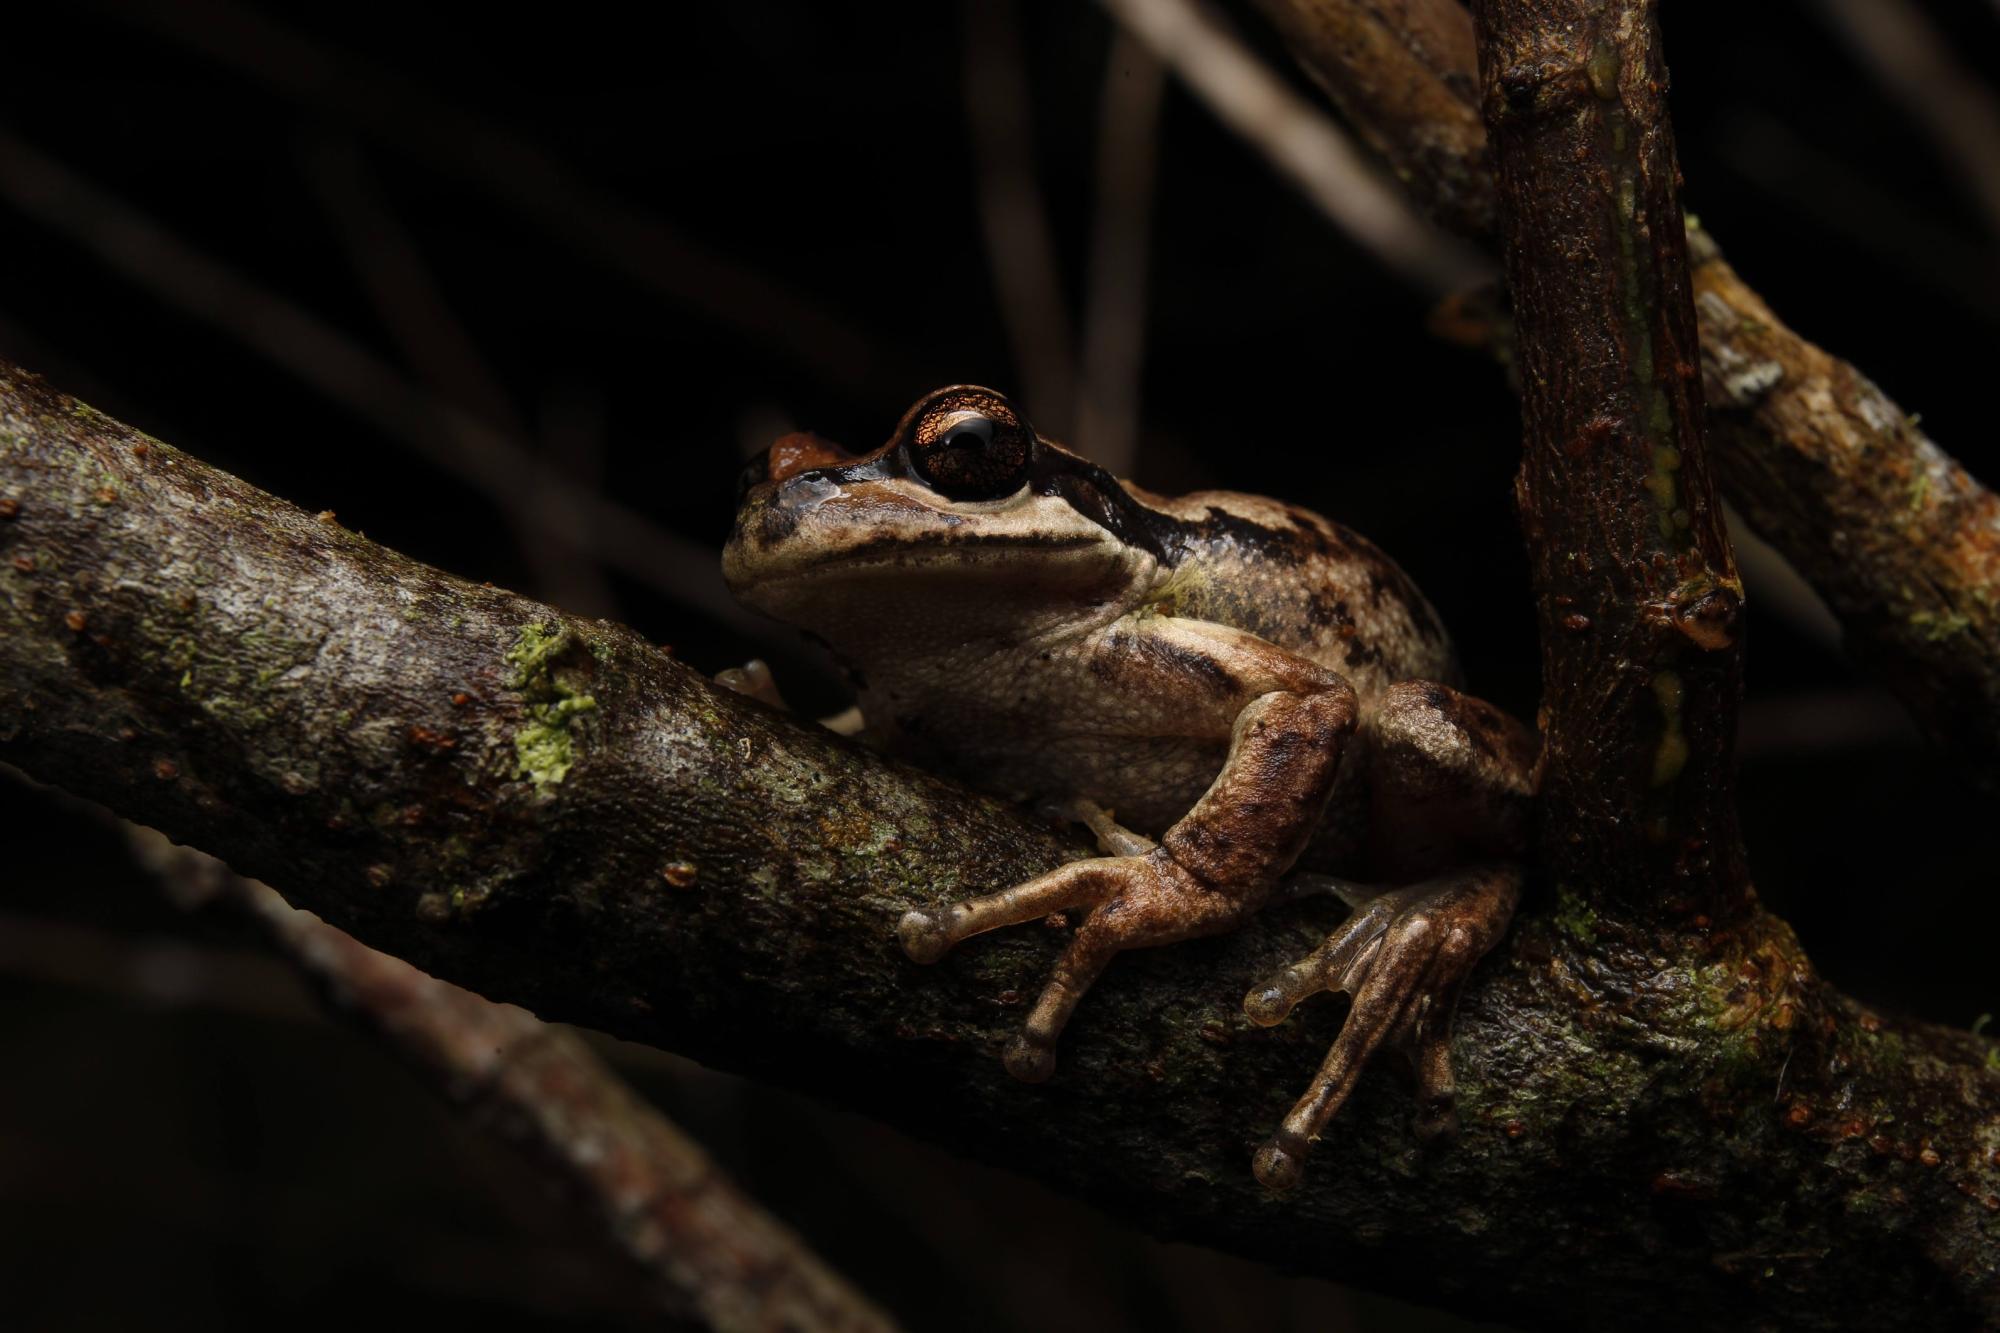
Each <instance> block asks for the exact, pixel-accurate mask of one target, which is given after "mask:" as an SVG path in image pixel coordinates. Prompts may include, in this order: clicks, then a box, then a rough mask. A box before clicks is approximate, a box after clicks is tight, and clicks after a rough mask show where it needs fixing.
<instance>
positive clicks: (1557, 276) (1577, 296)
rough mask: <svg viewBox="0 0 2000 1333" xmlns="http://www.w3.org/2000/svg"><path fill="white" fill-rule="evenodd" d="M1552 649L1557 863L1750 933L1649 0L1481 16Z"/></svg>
mask: <svg viewBox="0 0 2000 1333" xmlns="http://www.w3.org/2000/svg"><path fill="white" fill-rule="evenodd" d="M1475 19H1476V22H1477V26H1478V36H1479V47H1480V65H1481V70H1482V75H1483V79H1484V88H1483V90H1482V91H1483V95H1484V101H1485V105H1486V119H1487V123H1488V126H1489V129H1490V131H1491V137H1492V141H1493V148H1494V153H1493V156H1494V159H1495V164H1496V166H1497V169H1498V179H1499V185H1500V222H1501V229H1500V231H1501V234H1500V241H1501V250H1502V252H1503V254H1504V255H1505V257H1506V264H1507V284H1508V288H1509V290H1510V291H1511V293H1512V295H1513V301H1514V314H1515V324H1516V336H1515V348H1516V363H1517V365H1518V367H1519V369H1520V377H1521V402H1522V414H1523V418H1524V421H1525V424H1526V444H1525V448H1524V452H1523V458H1522V465H1521V475H1520V483H1519V490H1520V502H1521V521H1522V526H1523V528H1524V530H1525V532H1526V535H1527V540H1528V556H1529V561H1530V566H1531V569H1532V571H1533V575H1534V583H1535V593H1536V603H1537V612H1538V616H1539V620H1540V623H1541V642H1542V717H1541V723H1542V732H1543V751H1542V782H1541V802H1540V808H1541V825H1542V842H1541V847H1542V854H1543V865H1544V867H1545V868H1546V869H1547V870H1548V871H1549V873H1550V874H1551V875H1552V876H1553V878H1554V880H1555V884H1556V891H1557V893H1558V895H1559V896H1560V897H1562V898H1564V899H1565V900H1573V901H1576V902H1579V903H1591V904H1601V905H1602V906H1603V907H1604V908H1605V909H1606V910H1607V911H1608V912H1609V913H1610V915H1611V917H1612V919H1614V920H1616V921H1618V922H1620V923H1621V924H1630V925H1635V926H1641V927H1644V926H1648V925H1659V926H1660V927H1661V928H1662V929H1664V930H1666V931H1667V932H1669V933H1679V932H1682V931H1684V930H1685V929H1687V928H1688V927H1689V926H1690V924H1691V923H1692V922H1693V921H1695V920H1697V919H1699V920H1700V921H1702V922H1703V923H1704V924H1705V925H1706V924H1713V923H1718V922H1733V921H1735V920H1736V919H1737V918H1738V917H1739V916H1741V914H1742V913H1743V912H1744V910H1745V909H1746V908H1747V906H1748V904H1749V900H1750V896H1751V895H1750V891H1749V881H1748V876H1747V873H1746V871H1745V868H1744V863H1743V855H1742V850H1741V842H1740V839H1739V837H1738V834H1737V829H1736V802H1735V795H1734V789H1733V779H1734V768H1735V758H1736V756H1735V738H1736V714H1737V709H1738V706H1739V704H1740V702H1741V698H1742V689H1743V649H1742V639H1741V633H1740V631H1741V620H1742V600H1743V592H1742V584H1741V583H1740V582H1739V580H1738V579H1737V576H1736V565H1735V561H1734V559H1733V557H1732V556H1731V554H1730V550H1729V540H1728V537H1727V535H1726V534H1725V532H1724V530H1723V524H1722V506H1721V504H1720V503H1719V502H1718V501H1717V499H1716V496H1715V486H1714V482H1713V479H1712V478H1711V476H1710V473H1709V466H1708V447H1707V441H1706V426H1707V423H1706V420H1705V417H1704V414H1703V411H1702V398H1701V373H1700V370H1699V368H1698V360H1699V354H1698V352H1697V349H1696V341H1695V324H1694V303H1693V300H1692V298H1691V297H1690V295H1689V290H1688V265H1687V245H1686V239H1685V235H1684V232H1683V229H1682V225H1681V208H1680V199H1679V195H1678V190H1677V186H1676V175H1677V167H1676V164H1675V158H1674V142H1673V129H1672V124H1671V122H1670V120H1669V119H1668V117H1667V114H1666V106H1665V102H1664V100H1663V99H1662V97H1661V96H1660V92H1659V90H1661V89H1663V88H1664V87H1665V86H1666V78H1667V73H1666V66H1665V64H1664V62H1663V61H1662V60H1661V58H1660V50H1659V42H1658V32H1657V26H1656V23H1655V19H1654V15H1653V11H1652V7H1651V5H1650V3H1646V2H1645V0H1608V2H1607V0H1480V2H1479V3H1478V4H1477V8H1476V11H1475Z"/></svg>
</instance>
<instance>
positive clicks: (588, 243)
mask: <svg viewBox="0 0 2000 1333" xmlns="http://www.w3.org/2000/svg"><path fill="white" fill-rule="evenodd" d="M103 10H104V12H105V14H106V16H107V17H110V18H114V19H116V20H118V21H122V22H133V21H135V20H136V21H138V22H139V23H141V24H143V25H144V26H146V27H149V28H151V29H152V30H154V31H156V32H159V33H161V34H162V35H164V36H166V37H169V38H171V39H172V40H174V41H176V42H179V43H181V44H182V45H184V46H187V47H190V48H193V49H195V50H197V51H200V52H201V53H203V54H204V55H206V56H208V57H209V58H211V59H213V60H216V61H218V62H220V63H222V64H224V65H226V66H228V67H229V68H230V69H232V70H234V71H235V72H236V73H238V74H241V75H243V76H245V77H247V78H249V79H251V80H253V81H255V82H256V83H258V84H261V85H262V86H264V87H265V88H267V89H268V90H270V91H271V92H273V93H275V94H276V95H278V96H279V97H282V98H288V99H291V100H293V101H296V102H300V103H302V104H304V105H306V106H308V107H311V108H314V109H316V110H320V111H323V112H330V113H332V114H334V115H336V116H338V117H339V118H340V119H342V120H344V121H347V122H349V123H351V124H354V125H358V126H361V127H363V128H365V129H366V130H368V131H369V132H370V133H371V134H372V135H374V136H375V137H376V138H378V139H379V140H380V141H381V142H382V143H383V144H385V145H387V146H389V147H391V148H393V149H395V150H396V151H398V152H402V153H406V154H408V155H409V156H411V157H413V158H415V159H417V160H418V161H420V162H422V163H423V164H424V165H425V166H426V167H428V168H430V169H431V170H433V171H436V172H438V173H440V174H442V175H444V176H446V177H449V178H451V179H454V180H458V181H461V182H463V183H465V184H468V185H471V186H473V187H475V188H476V189H479V190H481V191H483V192H485V193H486V194H488V195H490V196H492V197H494V198H497V199H499V200H500V201H502V202H503V203H505V204H506V205H507V206H508V207H510V208H511V209H513V210H514V211H515V212H516V213H517V214H519V215H520V216H521V217H522V218H525V219H526V220H528V221H529V222H532V223H534V224H535V225H536V226H538V227H540V228H542V229H543V230H545V231H547V232H548V233H550V234H551V235H554V236H556V237H558V238H560V239H562V240H564V241H566V242H568V243H569V244H571V245H573V246H574V247H575V248H576V249H577V251H578V252H579V253H581V254H584V255H587V256H589V257H591V258H593V259H596V260H598V261H599V262H602V263H604V264H606V265H608V266H610V267H611V268H613V269H615V270H616V271H617V272H619V273H621V274H623V275H624V276H625V277H627V278H630V279H632V280H634V281H636V282H638V283H640V284H642V285H644V286H646V287H647V288H649V289H651V290H653V291H656V292H658V293H660V294H661V295H664V296H666V297H669V298H670V299H672V300H675V301H679V302H682V303H684V304H686V305H688V306H690V307H692V308H694V309H696V310H699V311H701V312H702V313H703V314H704V315H705V316H707V317H708V318H710V319H712V320H714V321H715V322H716V323H717V324H719V325H721V326H722V327H724V328H728V329H733V330H735V331H737V332H738V333H741V334H743V335H745V336H747V337H749V338H751V339H753V340H754V341H756V342H757V343H759V344H760V345H765V346H769V347H773V348H776V349H778V350H779V351H780V352H781V353H783V354H784V355H785V356H787V357H788V358H790V359H791V360H792V361H793V362H794V363H795V364H798V365H800V366H802V367H805V368H806V369H808V370H810V371H812V372H813V373H814V374H816V375H818V376H819V377H820V378H821V379H822V380H824V381H825V382H827V383H829V384H833V385H837V386H839V387H840V388H842V389H844V390H848V391H855V390H857V389H858V390H860V391H861V392H864V393H866V394H868V395H870V396H872V397H875V398H878V399H880V400H882V401H884V402H890V403H902V402H905V401H907V400H908V398H909V397H910V396H911V388H910V386H911V384H913V383H915V382H916V381H917V379H918V378H920V377H919V376H917V375H915V374H914V373H913V372H912V371H911V369H910V368H909V367H907V366H905V365H903V364H901V362H900V358H899V357H898V356H896V355H894V354H892V353H891V352H890V351H889V350H887V349H885V348H883V347H881V346H879V345H878V344H877V341H876V340H875V339H874V338H872V337H870V336H869V335H868V334H867V333H866V331H864V330H862V329H858V328H856V327H854V326H853V325H852V324H851V323H850V322H849V321H848V320H846V319H845V318H843V317H841V316H840V315H839V314H838V313H836V312H834V311H832V310H829V309H828V308H826V307H824V306H822V305H820V304H819V303H818V302H816V301H814V300H812V299H811V298H810V297H807V296H805V295H804V294H802V293H799V292H796V291H793V290H791V289H789V288H787V287H786V286H784V285H783V284H781V283H779V282H777V281H776V280H774V279H773V278H771V277H770V276H769V275H767V274H765V273H762V272H760V271H758V270H756V269H753V268H750V267H747V266H745V265H743V264H741V263H739V262H737V261H736V260H734V259H732V258H730V257H729V256H727V255H724V254H720V253H718V252H716V251H715V250H713V249H711V248H709V247H708V246H706V245H704V244H702V243H701V242H700V241H697V240H696V239H694V238H693V237H691V236H687V235H685V234H683V233H682V232H680V231H679V230H677V229H675V228H674V227H672V226H670V225H669V224H667V223H666V222H664V221H663V220H661V219H659V218H657V217H655V216H652V215H651V214H648V213H646V212H644V211H642V210H640V209H638V208H635V207H633V206H632V205H630V204H627V203H625V202H624V201H622V200H620V199H617V198H616V197H614V196H612V195H611V194H609V193H608V192H606V191H604V190H601V189H599V188H598V187H596V186H594V185H592V184H590V183H589V182H586V181H582V180H579V179H577V178H575V177H574V176H573V175H571V173H570V171H569V170H568V168H567V167H565V166H564V165H563V163H562V162H561V161H560V160H559V159H558V158H556V157H555V156H554V155H553V154H550V153H547V152H545V151H543V150H542V149H540V148H537V147H534V146H532V145H530V144H527V143H524V142H521V141H520V140H518V139H516V138H514V137H512V136H509V135H507V134H505V133H502V132H500V131H498V130H495V129H494V128H493V127H492V126H491V125H489V124H487V123H486V122H485V121H483V120H482V119H480V118H479V117H478V116H476V115H474V114H472V113H470V112H468V111H466V110H464V109H462V108H460V107H457V106H453V105H451V104H450V103H448V102H445V101H444V100H442V99H440V98H438V97H436V96H434V95H432V94H431V93H430V92H429V91H428V90H426V89H424V88H422V87H420V86H419V85H417V84H414V83H411V82H408V81H406V80H403V79H399V78H396V77H395V76H393V75H391V74H389V73H387V72H385V71H382V70H378V69H373V68H370V67H367V66H365V65H363V64H362V63H361V62H358V61H355V60H351V59H349V58H347V57H346V56H343V55H341V54H339V53H337V52H334V51H332V50H330V49H329V48H328V47H326V46H325V45H323V44H321V43H318V42H315V41H312V40H309V39H307V38H305V37H303V36H301V35H300V34H298V33H296V32H293V31H291V30H290V29H288V28H286V27H284V26H283V25H282V24H279V23H277V22H275V21H274V20H273V19H271V17H270V16H269V15H267V14H261V13H257V12H255V11H253V10H251V9H249V8H247V7H245V6H243V5H239V4H234V3H231V2H230V0H172V2H171V3H155V4H144V5H138V6H128V5H109V6H103Z"/></svg>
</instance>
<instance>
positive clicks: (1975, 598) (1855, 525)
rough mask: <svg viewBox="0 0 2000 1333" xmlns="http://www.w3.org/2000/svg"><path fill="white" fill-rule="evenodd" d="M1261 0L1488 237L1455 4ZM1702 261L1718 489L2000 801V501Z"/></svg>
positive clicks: (1445, 0)
mask: <svg viewBox="0 0 2000 1333" xmlns="http://www.w3.org/2000/svg"><path fill="white" fill-rule="evenodd" d="M1258 4H1259V6H1260V7H1261V8H1262V9H1263V10H1264V11H1265V12H1266V13H1267V14H1268V15H1269V16H1270V17H1271V19H1272V21H1273V23H1274V24H1275V26H1276V27H1277V28H1278V29H1279V31H1280V32H1281V33H1282V34H1283V35H1284V37H1285V40H1286V42H1287V44H1288V45H1289V46H1290V48H1291V50H1292V52H1293V54H1294V55H1295V56H1296V57H1297V58H1298V59H1299V61H1300V62H1301V63H1302V64H1303V65H1304V66H1305V68H1306V69H1307V71H1308V72H1310V73H1311V74H1312V75H1313V77H1314V78H1315V80H1317V81H1318V82H1319V83H1320V84H1321V86H1322V87H1324V88H1326V89H1327V91H1328V93H1329V95H1330V96H1331V97H1332V99H1333V101H1334V102H1335V103H1336V104H1337V105H1338V106H1339V107H1340V109H1341V111H1342V112H1343V114H1344V115H1345V116H1346V117H1347V118H1348V120H1349V121H1350V122H1352V123H1353V124H1354V125H1355V127H1356V129H1357V130H1358V131H1359V132H1360V133H1361V135H1362V137H1364V138H1365V139H1367V140H1368V141H1369V142H1370V143H1371V144H1373V145H1375V146H1376V148H1377V149H1378V151H1380V152H1381V153H1382V154H1383V156H1384V157H1385V158H1387V159H1388V161H1389V162H1390V163H1391V164H1392V165H1393V166H1395V168H1396V169H1397V172H1398V174H1399V175H1400V176H1401V177H1402V179H1403V180H1404V182H1405V183H1406V184H1407V185H1408V186H1409V187H1410V190H1411V192H1412V194H1413V195H1414V196H1415V197H1416V199H1417V201H1418V202H1419V203H1420V204H1421V205H1423V206H1424V207H1425V208H1426V209H1427V210H1428V211H1430V212H1431V213H1432V214H1433V216H1435V217H1437V218H1438V219H1439V220H1440V221H1441V222H1444V223H1445V224H1446V225H1448V226H1451V227H1454V228H1456V229H1458V230H1460V231H1461V232H1462V233H1463V234H1465V235H1467V236H1471V237H1476V238H1481V239H1487V240H1491V239H1492V238H1493V236H1494V235H1495V234H1496V231H1497V227H1498V213H1497V199H1498V195H1497V192H1496V191H1495V190H1494V189H1493V187H1492V177H1491V158H1490V153H1489V151H1488V148H1487V144H1486V138H1485V135H1484V133H1483V131H1482V129H1481V127H1480V124H1479V118H1478V114H1477V104H1476V102H1475V100H1474V93H1473V89H1474V88H1475V87H1476V86H1477V80H1476V70H1475V67H1474V60H1473V50H1474V46H1473V42H1472V21H1471V18H1470V16H1469V15H1468V14H1467V13H1466V11H1465V9H1464V8H1463V7H1462V6H1461V5H1460V4H1458V3H1457V0H1258ZM1447 96H1448V97H1450V98H1451V99H1455V100H1456V102H1457V105H1456V106H1449V105H1441V99H1443V98H1445V97H1447ZM1695 259H1696V265H1695V269H1694V286H1695V290H1696V294H1697V301H1696V313H1697V316H1698V319H1699V324H1700V334H1701V349H1702V362H1701V364H1702V369H1703V371H1704V380H1705V384H1706V389H1707V398H1708V403H1709V406H1710V408H1711V410H1712V412H1713V417H1714V421H1715V426H1716V430H1715V441H1714V442H1715V446H1716V448H1715V466H1716V470H1717V473H1718V475H1719V477H1720V479H1721V482H1722V486H1723V490H1724V493H1725V494H1726V495H1727V496H1728V497H1729V498H1730V499H1731V500H1733V501H1734V502H1735V503H1736V505H1737V506H1738V508H1740V509H1741V510H1742V511H1743V513H1744V515H1745V517H1747V518H1748V519H1749V520H1750V522H1751V525H1752V526H1753V527H1754V528H1756V530H1757V532H1758V533H1759V535H1761V536H1762V537H1763V538H1764V539H1765V540H1766V541H1768V542H1770V543H1771V544H1772V545H1773V546H1775V547H1776V548H1777V549H1778V550H1779V551H1780V552H1781V553H1782V554H1783V555H1784V556H1785V558H1786V559H1787V560H1789V561H1790V562H1791V563H1792V565H1793V566H1794V567H1795V568H1797V569H1798V570H1799V571H1800V572H1801V573H1803V574H1804V575H1805V576H1806V577H1807V578H1808V579H1809V580H1811V582H1812V583H1813V585H1814V587H1816V588H1817V589H1818V590H1819V592H1820V593H1821V595H1822V596H1824V597H1825V598H1826V600H1827V602H1828V604H1829V605H1830V606H1832V607H1833V609H1834V611H1835V613H1836V614H1837V615H1838V616H1839V617H1840V620H1841V624H1842V627H1843V629H1844V630H1845V632H1846V637H1847V643H1848V646H1849V648H1850V650H1851V651H1852V652H1853V654H1854V656H1855V657H1856V659H1857V660H1858V661H1860V662H1861V663H1862V664H1864V665H1865V666H1866V667H1868V668H1869V669H1870V670H1872V671H1873V672H1874V673H1875V674H1876V675H1877V677H1878V678H1879V679H1881V680H1882V681H1883V683H1884V684H1886V685H1887V686H1888V687H1889V688H1890V689H1891V690H1893V691H1894V692H1895V693H1896V695H1897V697H1898V698H1900V699H1901V700H1902V701H1903V703H1904V704H1905V705H1906V706H1907V707H1908V708H1909V710H1910V712H1911V714H1912V715H1913V716H1914V717H1915V718H1916V719H1917V721H1918V723H1919V724H1920V725H1921V726H1922V727H1923V728H1924V730H1925V732H1926V733H1927V734H1928V735H1929V736H1930V738H1931V739H1932V740H1933V741H1934V742H1935V743H1936V744H1938V745H1939V746H1941V747H1942V748H1944V749H1945V750H1946V751H1947V752H1949V753H1950V754H1952V755H1953V756H1954V757H1955V758H1956V759H1957V760H1959V761H1960V762H1961V764H1962V765H1963V766H1964V767H1965V769H1966V771H1967V772H1969V773H1970V774H1972V775H1973V776H1974V777H1975V778H1977V779H1978V780H1980V781H1981V782H1983V783H1984V784H1985V785H1987V786H1988V787H1989V788H2000V707H1996V700H2000V672H1996V669H1995V666H1994V664H1995V663H1996V662H2000V653H1997V652H1996V649H2000V501H1996V499H1995V498H1994V496H1993V495H1992V494H1991V493H1990V492H1989V491H1987V490H1986V489H1985V488H1984V487H1982V486H1981V485H1980V484H1979V483H1978V482H1977V481H1975V480H1973V479H1972V478H1971V477H1969V476H1968V475H1967V474H1966V473H1965V471H1964V470H1963V469H1962V468H1960V467H1958V465H1957V464H1955V463H1953V462H1952V460H1951V459H1950V458H1949V457H1948V456H1946V455H1945V454H1944V453H1943V452H1942V451H1941V450H1940V449H1939V448H1938V447H1937V446H1936V445H1935V444H1933V443H1932V442H1931V441H1930V440H1929V439H1928V438H1926V437H1925V436H1924V434H1923V433H1922V432H1921V431H1919V430H1918V429H1917V427H1916V424H1915V418H1914V417H1912V416H1911V415H1910V414H1909V413H1907V412H1905V411H1904V410H1903V409H1902V408H1900V407H1898V406H1897V405H1896V404H1895V403H1894V402H1892V401H1890V400H1889V398H1888V397H1887V396H1886V395H1884V394H1883V393H1882V392H1881V390H1879V389H1877V388H1876V387H1875V386H1874V385H1873V384H1872V383H1870V382H1869V380H1868V378H1867V377H1866V376H1865V375H1863V374H1862V373H1861V372H1860V371H1859V370H1857V369H1856V368H1855V367H1854V366H1852V365H1851V364H1849V363H1847V362H1845V361H1842V360H1840V359H1839V358H1837V357H1834V356H1831V355H1829V354H1828V353H1827V352H1825V351H1823V350H1821V349H1820V348H1819V347H1816V346H1815V345H1813V344H1812V343H1810V342H1808V341H1807V340H1805V339H1804V338H1802V337H1800V336H1799V335H1798V334H1796V333H1794V332H1793V331H1792V330H1791V329H1789V328H1787V327H1785V325H1784V323H1783V322H1782V321H1781V320H1779V319H1778V318H1777V317H1776V316H1775V315H1774V314H1773V313H1772V312H1771V311H1770V309H1769V308H1768V307H1767V306H1765V305H1764V303H1763V302H1762V301H1761V300H1760V299H1759V298H1758V297H1757V295H1756V293H1755V292H1753V291H1752V290H1750V289H1749V288H1748V287H1746V286H1745V285H1744V284H1743V282H1742V280H1741V279H1740V278H1738V277H1737V275H1736V274H1735V272H1734V271H1733V270H1731V269H1730V267H1729V266H1728V264H1726V263H1725V262H1723V260H1722V257H1721V253H1720V251H1719V249H1718V248H1717V247H1716V246H1715V244H1714V242H1713V240H1712V239H1711V238H1708V237H1707V236H1706V235H1705V234H1704V235H1702V236H1701V238H1700V243H1699V244H1698V245H1697V247H1696V255H1695Z"/></svg>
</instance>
